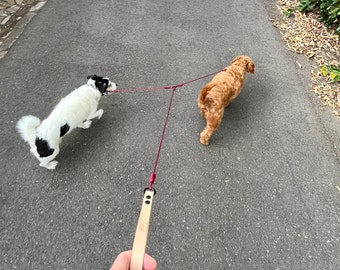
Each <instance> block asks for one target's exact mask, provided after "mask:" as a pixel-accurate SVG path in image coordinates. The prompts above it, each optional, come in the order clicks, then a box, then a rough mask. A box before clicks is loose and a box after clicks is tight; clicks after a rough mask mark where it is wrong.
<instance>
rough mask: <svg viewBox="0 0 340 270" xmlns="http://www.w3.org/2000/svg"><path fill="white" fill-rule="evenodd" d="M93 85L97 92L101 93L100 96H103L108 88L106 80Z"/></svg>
mask: <svg viewBox="0 0 340 270" xmlns="http://www.w3.org/2000/svg"><path fill="white" fill-rule="evenodd" d="M95 85H96V87H97V89H98V90H99V92H100V93H102V95H104V93H105V92H106V90H107V88H108V87H109V81H108V80H106V79H101V80H97V81H96V82H95Z"/></svg>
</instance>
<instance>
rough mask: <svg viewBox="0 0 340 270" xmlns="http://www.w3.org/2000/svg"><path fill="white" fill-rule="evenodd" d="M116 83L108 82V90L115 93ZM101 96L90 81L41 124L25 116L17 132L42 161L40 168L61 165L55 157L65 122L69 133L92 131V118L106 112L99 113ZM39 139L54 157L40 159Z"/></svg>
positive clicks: (62, 101) (92, 81)
mask: <svg viewBox="0 0 340 270" xmlns="http://www.w3.org/2000/svg"><path fill="white" fill-rule="evenodd" d="M115 89H116V84H115V83H113V82H109V89H107V90H115ZM101 96H102V93H101V92H100V91H99V90H98V89H97V88H96V86H95V81H94V80H92V79H89V80H88V82H87V84H85V85H83V86H80V87H79V88H77V89H75V90H74V91H72V92H71V93H70V94H68V95H67V96H66V97H64V98H62V99H61V100H60V102H59V103H58V104H57V105H56V106H55V108H54V110H53V111H52V112H51V114H50V115H49V116H48V117H47V118H46V119H45V120H43V121H42V122H41V121H40V119H39V118H37V117H35V116H32V115H28V116H24V117H22V118H21V119H20V120H19V121H18V123H17V126H16V127H17V129H18V131H19V133H20V135H21V137H22V138H23V140H25V141H26V142H27V143H28V144H29V145H30V147H31V152H32V153H33V155H34V156H35V157H36V158H37V159H38V160H39V161H40V166H41V167H45V168H47V169H55V167H56V166H57V164H58V162H57V161H55V160H54V158H55V157H56V156H57V155H58V153H59V150H60V149H59V144H60V142H61V137H60V128H61V127H62V126H63V125H65V124H66V123H67V124H68V125H69V127H70V129H69V130H68V132H67V133H69V132H70V131H71V130H73V129H74V128H76V127H79V128H83V129H86V128H89V127H90V126H91V123H92V121H91V119H94V118H98V119H100V118H101V116H102V114H103V112H104V111H103V110H102V109H100V110H97V106H98V102H99V100H100V98H101ZM36 138H41V139H43V140H45V141H46V142H47V143H48V145H49V147H50V148H52V149H54V152H53V154H52V155H50V156H47V157H40V155H39V153H38V152H37V147H36V144H35V140H36Z"/></svg>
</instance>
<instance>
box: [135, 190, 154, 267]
mask: <svg viewBox="0 0 340 270" xmlns="http://www.w3.org/2000/svg"><path fill="white" fill-rule="evenodd" d="M154 195H155V192H154V190H149V189H147V190H145V193H144V198H143V202H142V208H141V210H140V214H139V219H138V223H137V228H136V233H135V239H134V241H133V247H132V256H131V263H130V270H142V267H143V261H144V254H145V249H146V244H147V242H148V232H149V225H150V218H151V209H152V201H153V197H154Z"/></svg>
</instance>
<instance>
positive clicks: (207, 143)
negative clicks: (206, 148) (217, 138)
mask: <svg viewBox="0 0 340 270" xmlns="http://www.w3.org/2000/svg"><path fill="white" fill-rule="evenodd" d="M209 142H210V140H209V139H206V138H202V137H201V138H200V143H201V144H203V145H209Z"/></svg>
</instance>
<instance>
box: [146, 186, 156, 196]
mask: <svg viewBox="0 0 340 270" xmlns="http://www.w3.org/2000/svg"><path fill="white" fill-rule="evenodd" d="M147 190H150V189H149V187H147V188H145V189H144V193H145V191H147ZM151 191H153V195H156V189H154V188H153V189H151Z"/></svg>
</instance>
